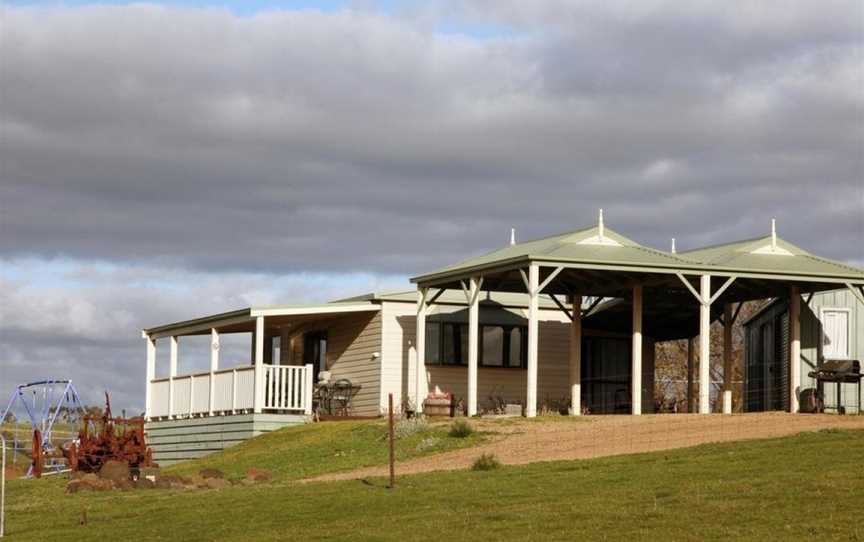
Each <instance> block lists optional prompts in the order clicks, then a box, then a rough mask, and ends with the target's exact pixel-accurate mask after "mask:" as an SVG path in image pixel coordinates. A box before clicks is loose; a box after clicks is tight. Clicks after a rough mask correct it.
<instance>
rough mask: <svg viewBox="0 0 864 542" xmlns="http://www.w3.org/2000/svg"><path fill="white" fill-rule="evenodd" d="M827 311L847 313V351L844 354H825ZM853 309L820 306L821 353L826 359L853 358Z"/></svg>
mask: <svg viewBox="0 0 864 542" xmlns="http://www.w3.org/2000/svg"><path fill="white" fill-rule="evenodd" d="M826 312H843V313H846V353H845V354H844V355H843V356H832V357H827V356H825V337H826V334H825V313H826ZM851 328H852V309H851V308H849V307H820V308H819V335H820V337H819V347H820V352H819V353H820V355H821V356H822V357H823V358H824V359H837V360H848V359H851V358H852V352H851V350H852V345H851V344H850V339H851V335H852V330H851Z"/></svg>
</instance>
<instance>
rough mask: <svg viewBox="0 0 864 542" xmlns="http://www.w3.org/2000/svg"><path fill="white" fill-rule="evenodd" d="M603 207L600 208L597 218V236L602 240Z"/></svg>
mask: <svg viewBox="0 0 864 542" xmlns="http://www.w3.org/2000/svg"><path fill="white" fill-rule="evenodd" d="M603 229H604V228H603V209H600V216H599V217H598V219H597V237H599V238H600V240H601V241H602V240H603Z"/></svg>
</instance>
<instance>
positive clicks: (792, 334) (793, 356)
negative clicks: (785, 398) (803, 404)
mask: <svg viewBox="0 0 864 542" xmlns="http://www.w3.org/2000/svg"><path fill="white" fill-rule="evenodd" d="M800 388H801V294H800V291H799V290H798V287H797V286H792V287H791V288H789V412H793V413H795V412H798V390H799V389H800ZM838 401H839V398H838Z"/></svg>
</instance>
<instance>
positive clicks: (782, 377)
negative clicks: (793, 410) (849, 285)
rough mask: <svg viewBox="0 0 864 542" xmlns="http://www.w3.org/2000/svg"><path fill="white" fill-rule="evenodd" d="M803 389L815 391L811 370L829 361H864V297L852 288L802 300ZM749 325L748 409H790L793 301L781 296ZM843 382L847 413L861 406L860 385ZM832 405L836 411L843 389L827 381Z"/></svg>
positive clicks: (826, 392) (828, 403) (828, 404)
mask: <svg viewBox="0 0 864 542" xmlns="http://www.w3.org/2000/svg"><path fill="white" fill-rule="evenodd" d="M800 318H801V362H800V369H799V370H800V373H801V389H802V391H803V390H807V389H813V390H815V389H816V387H817V385H816V381H815V380H814V379H813V378H811V377H810V376H808V375H809V373H810V372H812V371H814V370H816V368H817V366H818V365H819V364H820V363H822V362H824V361H825V360H850V359H851V360H858V361H861V362H864V302H862V300H861V299H860V298H858V297H856V296H855V295H853V294H852V292H851V291H849V290H848V289H844V290H835V291H830V292H819V293H816V294H813V295H811V296H806V297H805V298H804V299H803V302H802V305H801V317H800ZM743 325H744V330H745V331H744V333H745V335H744V337H745V347H744V348H745V349H744V367H745V371H744V396H745V400H744V410H745V411H747V412H758V411H763V410H778V409H785V408H786V405H787V404H788V401H789V395H788V393H787V392H788V386H786V385H785V382H786V381H787V380H788V377H789V376H788V364H786V363H784V360H785V359H786V357H787V356H788V349H789V341H788V336H789V301H788V300H787V299H782V298H781V299H775V300H773V301H772V302H771V303H769V304H767V305H766V306H765V307H763V308H762V309H761V310H760V311H759V312H757V313H756V314H754V315H753V316H751V317H750V318H749V319H748V320H747V321H746V322H744V323H743ZM841 386H842V392H841V396H842V403H841V404H840V406H842V407H844V409H845V410H846V411H847V412H857V410H858V406H859V403H858V387H857V386H856V385H855V384H851V383H846V384H841ZM822 393H823V394H824V401H825V406H826V409H828V410H835V409H836V407H837V406H838V405H837V388H836V385H834V384H829V385H824V389H823V390H822Z"/></svg>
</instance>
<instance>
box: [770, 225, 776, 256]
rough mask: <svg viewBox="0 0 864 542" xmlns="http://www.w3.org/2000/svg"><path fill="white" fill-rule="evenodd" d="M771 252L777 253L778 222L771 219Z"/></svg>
mask: <svg viewBox="0 0 864 542" xmlns="http://www.w3.org/2000/svg"><path fill="white" fill-rule="evenodd" d="M771 252H777V220H776V219H774V218H772V219H771Z"/></svg>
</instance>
